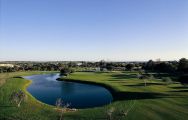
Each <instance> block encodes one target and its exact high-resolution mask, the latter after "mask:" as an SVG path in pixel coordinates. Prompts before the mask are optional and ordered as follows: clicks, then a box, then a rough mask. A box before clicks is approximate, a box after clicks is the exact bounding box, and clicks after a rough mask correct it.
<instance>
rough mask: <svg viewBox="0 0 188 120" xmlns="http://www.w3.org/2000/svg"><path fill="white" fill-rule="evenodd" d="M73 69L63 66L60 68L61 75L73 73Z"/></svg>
mask: <svg viewBox="0 0 188 120" xmlns="http://www.w3.org/2000/svg"><path fill="white" fill-rule="evenodd" d="M73 72H74V69H71V68H68V67H64V68H62V69H61V70H60V74H61V75H63V76H68V75H69V74H70V73H73Z"/></svg>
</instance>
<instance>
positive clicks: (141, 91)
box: [0, 72, 188, 120]
mask: <svg viewBox="0 0 188 120" xmlns="http://www.w3.org/2000/svg"><path fill="white" fill-rule="evenodd" d="M29 74H30V75H31V74H39V72H34V73H32V72H29V73H11V74H10V75H9V77H7V80H6V83H4V84H3V85H2V86H1V88H0V96H1V97H0V119H23V120H25V119H31V120H36V119H37V120H38V119H41V120H52V119H53V120H56V119H59V114H58V113H57V111H56V110H54V107H53V106H49V105H45V104H43V103H40V102H39V101H37V100H36V99H35V98H33V97H32V96H31V95H30V94H29V93H28V92H27V91H26V89H25V88H26V86H27V85H28V84H29V83H30V81H26V80H24V79H21V78H13V76H21V75H29ZM136 74H137V73H136V72H109V73H100V72H99V73H94V72H76V73H73V74H71V75H70V76H68V77H67V78H63V79H64V80H69V81H76V82H80V81H84V82H85V81H86V82H92V83H96V84H102V85H104V86H107V87H109V88H110V89H111V90H113V94H114V97H117V98H114V99H115V100H114V102H113V103H112V104H110V105H107V106H102V107H97V108H90V109H80V110H78V111H77V112H69V113H66V114H64V119H65V120H105V119H106V118H107V117H106V116H107V115H106V111H107V110H108V109H109V108H111V107H114V108H115V110H116V111H121V110H127V109H129V108H130V106H132V105H133V103H134V106H133V108H132V109H131V110H130V112H129V113H128V115H127V116H126V117H124V118H123V119H125V120H137V119H139V120H186V119H188V92H187V91H188V88H187V87H184V86H182V85H181V84H179V83H174V84H171V85H166V84H165V83H164V82H162V81H161V80H159V79H157V80H156V79H153V80H148V81H147V82H148V83H147V86H146V87H144V84H143V83H144V82H143V81H142V80H139V79H137V75H136ZM1 75H2V74H0V76H1ZM15 89H22V90H24V91H25V92H26V93H27V94H28V96H29V97H28V100H27V101H26V102H25V103H23V104H22V105H21V107H20V108H16V107H14V106H13V105H12V104H10V102H9V101H8V96H9V95H10V93H11V92H12V91H13V90H15ZM98 99H100V98H98Z"/></svg>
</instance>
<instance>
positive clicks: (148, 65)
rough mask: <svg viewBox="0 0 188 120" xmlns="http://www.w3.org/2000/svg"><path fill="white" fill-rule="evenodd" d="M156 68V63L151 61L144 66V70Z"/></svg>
mask: <svg viewBox="0 0 188 120" xmlns="http://www.w3.org/2000/svg"><path fill="white" fill-rule="evenodd" d="M154 67H155V62H154V61H152V60H149V61H148V62H147V63H146V64H145V65H144V69H145V70H154Z"/></svg>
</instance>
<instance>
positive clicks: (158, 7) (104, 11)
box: [0, 0, 188, 61]
mask: <svg viewBox="0 0 188 120" xmlns="http://www.w3.org/2000/svg"><path fill="white" fill-rule="evenodd" d="M182 57H185V58H188V0H0V61H67V60H72V61H84V60H85V61H98V60H106V61H145V60H149V59H153V60H155V59H158V58H160V59H161V60H178V59H180V58H182Z"/></svg>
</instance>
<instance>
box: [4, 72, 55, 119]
mask: <svg viewBox="0 0 188 120" xmlns="http://www.w3.org/2000/svg"><path fill="white" fill-rule="evenodd" d="M42 73H46V72H17V73H9V74H0V76H1V78H2V76H3V78H4V79H6V83H4V85H2V86H1V87H0V119H10V120H30V119H31V120H38V119H39V120H50V119H52V118H55V119H58V116H57V113H56V112H55V111H54V109H53V107H52V106H49V105H45V104H42V103H40V102H39V101H37V100H36V99H35V98H33V97H32V96H31V95H30V94H29V93H28V92H27V91H26V87H27V86H28V85H29V84H30V83H31V81H29V80H25V79H22V78H13V77H14V76H25V75H33V74H42ZM5 76H6V77H5ZM19 89H22V90H23V91H24V92H26V94H27V95H28V98H27V102H25V103H22V104H21V107H20V108H17V107H15V105H13V104H11V103H10V102H9V96H10V94H11V92H12V91H13V90H19Z"/></svg>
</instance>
